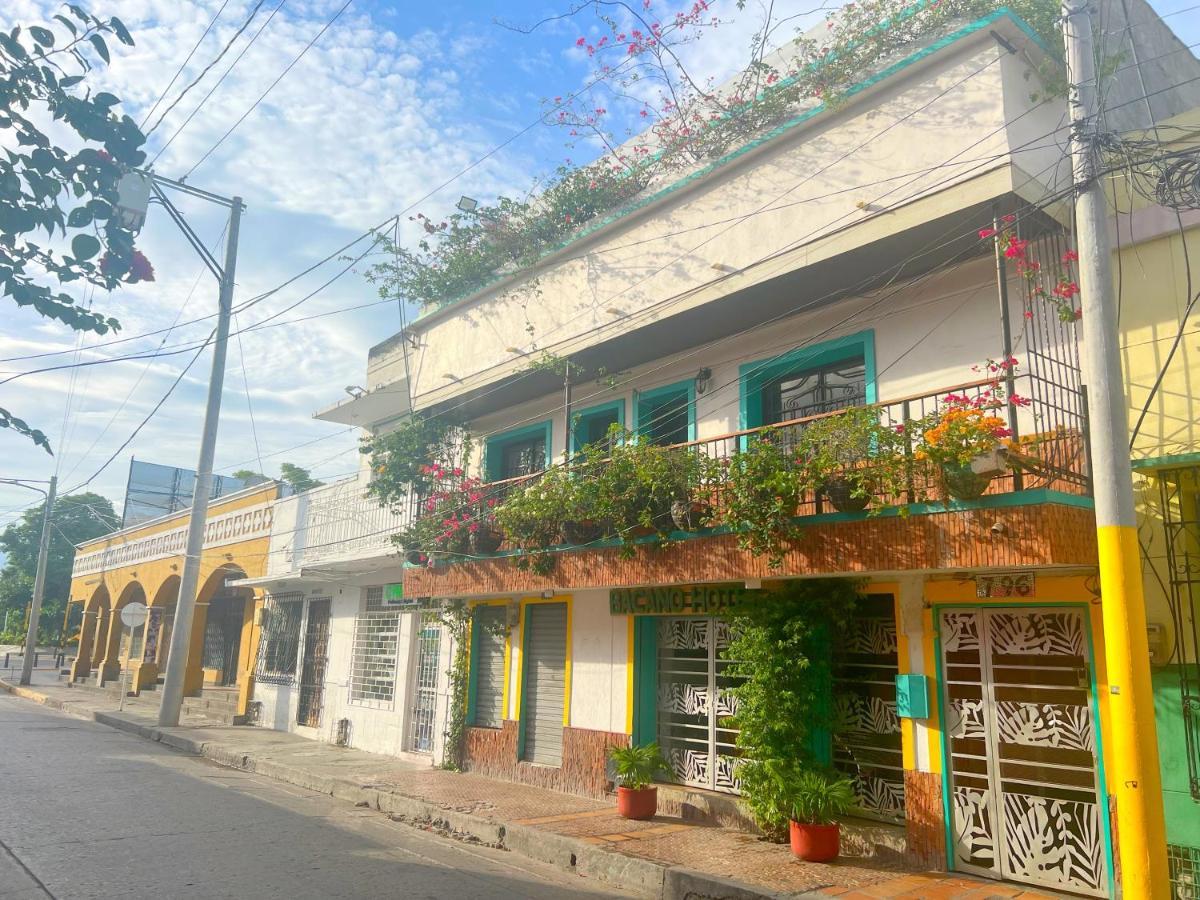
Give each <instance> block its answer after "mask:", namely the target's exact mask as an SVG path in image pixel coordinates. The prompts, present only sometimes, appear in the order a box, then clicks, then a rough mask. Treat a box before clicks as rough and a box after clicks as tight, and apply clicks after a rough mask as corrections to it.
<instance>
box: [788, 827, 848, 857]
mask: <svg viewBox="0 0 1200 900" xmlns="http://www.w3.org/2000/svg"><path fill="white" fill-rule="evenodd" d="M788 832H789V836H790V837H791V839H792V853H794V854H795V855H796V856H797V857H799V858H800V859H802V860H804V861H805V862H829V861H830V860H831V859H837V855H838V850H839V849H840V847H839V840H838V839H839V836H840V833H841V829H840V827H839V826H838V825H837V824H833V825H805V824H803V823H801V822H790V823H788Z"/></svg>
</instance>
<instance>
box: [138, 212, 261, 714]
mask: <svg viewBox="0 0 1200 900" xmlns="http://www.w3.org/2000/svg"><path fill="white" fill-rule="evenodd" d="M241 216H242V198H241V197H234V198H233V204H232V206H231V207H230V210H229V237H228V240H227V241H226V243H225V264H224V265H223V266H222V273H221V293H220V299H219V309H218V318H217V339H216V343H215V344H213V361H212V376H211V377H210V378H209V381H208V406H207V408H206V409H205V410H204V434H203V438H202V439H201V441H200V461H199V462H198V463H197V464H196V488H195V491H194V493H193V494H192V513H191V517H190V518H189V519H188V533H187V549H186V550H185V551H184V552H185V556H184V560H183V574H182V575H181V576H180V579H179V599H178V600H177V601H176V604H175V626H174V628H173V629H172V631H171V652H170V655H169V656H168V657H167V676H166V681H165V683H164V684H163V698H162V706H161V707H159V710H158V724H159V725H166V726H173V725H178V724H179V710H180V707H181V706H182V705H183V688H184V679H185V678H186V676H187V664H188V651H189V650H190V644H191V637H192V617H193V613H194V612H195V609H196V591H197V590H198V589H199V587H200V554H201V551H202V550H203V549H204V525H205V519H206V517H207V516H208V498H209V496H210V495H211V494H212V469H213V455H214V453H215V452H216V448H217V423H218V420H219V419H220V416H221V389H222V388H223V386H224V384H225V350H226V346H227V345H228V343H229V319H230V315H231V313H232V310H233V277H234V269H235V267H236V265H237V246H238V227H239V225H240V224H241Z"/></svg>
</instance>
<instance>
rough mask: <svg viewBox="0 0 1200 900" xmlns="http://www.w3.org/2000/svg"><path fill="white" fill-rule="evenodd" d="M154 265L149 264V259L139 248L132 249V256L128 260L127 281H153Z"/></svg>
mask: <svg viewBox="0 0 1200 900" xmlns="http://www.w3.org/2000/svg"><path fill="white" fill-rule="evenodd" d="M153 280H154V266H152V265H150V260H148V259H146V256H145V254H144V253H142V251H141V250H134V251H133V257H132V258H131V259H130V260H129V281H130V282H131V283H132V282H138V281H153Z"/></svg>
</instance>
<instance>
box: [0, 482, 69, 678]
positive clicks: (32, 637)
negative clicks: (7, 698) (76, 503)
mask: <svg viewBox="0 0 1200 900" xmlns="http://www.w3.org/2000/svg"><path fill="white" fill-rule="evenodd" d="M28 481H32V479H26V478H0V483H3V484H11V485H14V486H16V487H23V488H27V489H28V490H31V491H37V492H38V493H39V494H41V495H42V496H43V497H45V498H46V508H45V509H44V510H43V511H42V536H41V539H40V540H39V541H38V560H37V574H36V575H34V576H33V600H32V601H31V602H30V604H29V622H28V624H27V625H26V628H25V656H24V658H23V659H22V660H21V681H20V683H21V684H23V685H27V684H29V683H30V682H31V681H32V680H33V655H34V654H35V653H36V652H37V632H38V622H39V620H40V619H41V617H42V594H43V593H45V591H46V558H47V556H48V555H49V553H50V515H51V513H52V512H53V510H54V495H55V493H56V492H57V491H58V476H57V475H53V476H51V478H50V482H49V484H50V489H49V490H48V491H44V490H42V489H41V488H40V487H36V486H35V485H33V484H27V483H26V482H28Z"/></svg>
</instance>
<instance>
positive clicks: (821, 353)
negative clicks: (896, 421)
mask: <svg viewBox="0 0 1200 900" xmlns="http://www.w3.org/2000/svg"><path fill="white" fill-rule="evenodd" d="M857 356H861V357H862V358H863V365H864V367H865V368H866V380H867V385H866V388H867V403H875V402H876V401H877V400H878V399H879V397H878V386H877V385H876V382H875V379H876V370H875V329H873V328H867V329H864V330H863V331H859V332H856V333H855V334H848V335H846V336H845V337H839V338H831V339H830V340H828V341H822V342H821V343H819V344H814V345H813V346H811V347H797V348H796V349H795V350H790V351H788V352H787V353H785V354H783V355H782V356H778V357H768V358H766V359H759V360H755V361H754V362H748V363H743V364H742V365H741V366H739V367H738V391H739V394H740V396H739V409H738V420H739V423H740V425H739V427H740V428H741V429H747V428H758V427H759V426H761V425H762V424H763V410H762V389H763V387H764V386H765V385H766V384H767V382H769V381H772V380H773V379H775V378H779V377H780V376H782V375H787V374H788V373H789V372H795V371H797V370H799V369H806V368H817V367H818V366H827V365H830V364H832V363H838V362H842V361H843V360H847V359H853V358H855V357H857Z"/></svg>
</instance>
